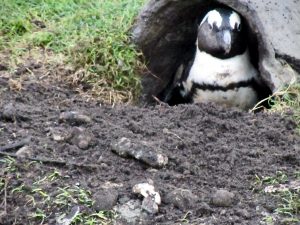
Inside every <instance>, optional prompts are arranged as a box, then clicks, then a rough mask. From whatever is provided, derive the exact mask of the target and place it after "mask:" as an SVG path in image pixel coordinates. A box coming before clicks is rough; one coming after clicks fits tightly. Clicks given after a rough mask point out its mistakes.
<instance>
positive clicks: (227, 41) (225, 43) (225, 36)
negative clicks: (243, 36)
mask: <svg viewBox="0 0 300 225" xmlns="http://www.w3.org/2000/svg"><path fill="white" fill-rule="evenodd" d="M222 48H223V49H224V51H225V54H228V53H229V52H230V50H231V34H230V31H229V30H223V31H222Z"/></svg>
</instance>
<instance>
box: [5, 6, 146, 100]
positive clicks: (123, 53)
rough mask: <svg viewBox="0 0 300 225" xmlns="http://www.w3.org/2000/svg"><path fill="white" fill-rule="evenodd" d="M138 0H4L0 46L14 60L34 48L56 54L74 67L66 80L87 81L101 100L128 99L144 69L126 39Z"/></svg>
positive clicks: (131, 96)
mask: <svg viewBox="0 0 300 225" xmlns="http://www.w3.org/2000/svg"><path fill="white" fill-rule="evenodd" d="M144 2H145V0H110V1H102V0H100V1H95V0H60V1H55V0H28V1H23V0H4V1H3V2H2V3H1V8H0V37H1V38H0V51H1V50H2V51H5V50H6V51H7V50H8V51H10V52H11V54H12V57H11V58H12V59H15V60H20V57H21V56H22V55H24V54H25V53H26V52H28V51H29V50H30V49H34V48H42V49H46V50H47V51H51V52H52V53H53V54H54V55H55V54H59V53H62V54H63V55H64V56H65V58H64V61H65V62H64V63H65V64H67V63H68V64H70V65H72V67H73V68H74V69H75V72H74V73H73V74H72V75H71V77H69V79H68V81H70V82H71V83H73V84H74V85H78V84H80V83H84V84H89V85H91V87H92V90H93V91H92V93H94V94H96V95H97V93H98V94H99V95H100V96H102V97H104V100H105V101H107V100H108V98H107V97H105V96H106V95H107V94H112V95H113V96H116V100H118V99H119V100H121V101H130V100H132V99H133V98H134V97H136V96H137V95H138V93H139V90H140V81H139V77H138V74H139V72H140V71H141V70H142V69H144V65H143V63H142V60H141V55H140V53H139V52H137V51H136V50H135V48H134V46H133V44H131V43H130V28H131V26H132V24H133V21H134V18H135V16H136V15H137V13H138V10H139V9H140V7H141V6H142V4H143V3H144ZM0 54H1V52H0ZM78 71H79V72H78ZM101 93H103V94H101Z"/></svg>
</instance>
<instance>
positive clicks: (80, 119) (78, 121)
mask: <svg viewBox="0 0 300 225" xmlns="http://www.w3.org/2000/svg"><path fill="white" fill-rule="evenodd" d="M59 121H60V122H67V123H69V124H71V125H77V126H79V125H82V124H89V123H91V122H92V118H91V117H89V116H87V115H85V114H83V113H80V112H76V111H69V112H62V113H61V114H60V115H59Z"/></svg>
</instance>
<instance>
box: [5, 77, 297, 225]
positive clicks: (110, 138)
mask: <svg viewBox="0 0 300 225" xmlns="http://www.w3.org/2000/svg"><path fill="white" fill-rule="evenodd" d="M0 85H1V89H0V91H1V92H0V146H6V145H8V144H10V143H15V142H18V141H20V140H23V139H24V138H25V139H26V138H27V137H29V136H30V137H31V140H30V141H29V142H27V144H26V146H27V147H28V148H27V149H26V150H25V151H27V152H25V156H26V157H31V158H40V159H42V161H44V162H43V163H33V162H32V160H28V159H25V158H23V159H16V160H15V161H14V160H13V158H14V157H12V158H7V157H5V156H3V155H2V156H1V160H2V161H1V162H0V166H1V167H2V169H1V177H2V186H1V199H2V200H1V201H3V202H2V204H1V215H0V224H55V222H54V221H55V215H57V214H55V213H63V212H67V211H69V210H70V208H71V207H73V206H74V204H78V205H81V204H80V203H81V202H80V201H79V202H78V201H69V205H63V206H62V205H60V203H59V202H55V204H56V205H55V204H54V203H53V201H54V200H51V199H55V201H56V200H57V199H58V197H61V196H62V195H58V194H57V193H58V192H59V191H61V190H62V189H63V188H64V187H68V188H73V189H76V188H78V190H79V188H82V189H84V190H87V191H88V193H89V195H90V196H91V199H92V200H95V199H97V196H98V197H99V193H100V195H101V193H116V194H115V195H116V196H117V202H115V204H121V203H123V202H126V200H129V199H141V198H140V197H139V196H137V195H135V194H133V193H132V191H131V189H132V187H133V185H134V184H137V183H140V182H145V181H147V180H149V179H151V180H152V181H153V182H154V186H155V187H156V188H157V189H158V190H159V192H160V193H161V196H162V200H163V201H162V204H161V206H159V212H158V213H157V214H156V215H154V216H149V217H148V218H147V219H148V224H183V223H185V224H202V223H203V224H253V225H254V224H255V225H257V224H259V223H260V221H263V220H264V219H265V218H267V217H273V221H275V220H276V221H277V223H278V224H282V223H281V222H280V221H281V219H282V218H283V217H280V216H279V217H278V216H277V215H276V214H275V209H276V208H277V207H278V205H277V202H276V199H275V198H273V197H271V196H270V195H267V194H263V193H262V192H261V190H262V189H263V186H260V185H259V184H258V183H257V182H258V181H259V180H260V179H258V178H259V177H260V178H263V177H266V176H275V175H276V173H278V171H281V172H283V173H284V174H286V175H287V176H288V177H289V178H290V181H291V180H295V179H296V178H295V177H294V174H295V172H297V171H298V172H299V171H300V154H299V153H300V149H299V145H300V139H299V136H298V135H297V134H296V133H295V131H294V128H295V125H294V124H293V122H292V121H291V120H290V119H288V118H287V119H284V118H282V117H280V116H279V115H267V114H263V113H258V114H250V113H245V112H239V111H235V110H229V109H223V108H219V107H216V106H213V105H189V106H185V105H182V106H178V107H168V106H164V105H162V106H156V107H154V108H143V107H134V106H114V107H110V106H105V105H101V104H100V103H97V102H94V101H89V102H87V101H86V100H84V99H82V98H81V97H80V96H78V95H76V93H74V92H72V91H71V90H70V89H69V88H67V87H64V86H62V85H51V84H48V85H42V84H35V83H30V82H28V83H26V82H25V83H23V86H22V90H21V91H12V90H11V89H10V88H9V86H11V85H9V84H8V80H7V79H5V78H1V77H0ZM68 111H77V112H81V113H83V114H85V115H87V116H89V117H90V118H92V121H91V122H88V121H85V120H84V121H81V123H80V122H78V121H77V122H76V121H75V122H74V121H73V123H72V121H71V122H68V121H64V120H59V117H60V115H61V113H62V112H68ZM76 127H77V128H76ZM78 128H79V129H78ZM80 129H81V130H80ZM78 130H80V132H81V131H82V132H83V136H84V135H86V137H89V138H90V140H89V142H88V143H89V144H88V146H81V145H78V143H77V142H76V140H74V138H73V136H74V133H75V136H76V131H78ZM72 135H73V136H72ZM122 137H126V138H129V139H130V140H133V141H146V142H147V143H148V144H149V145H150V146H151V147H152V148H153V149H157V150H159V151H160V152H162V153H164V154H166V155H167V156H168V158H169V162H168V164H167V166H165V167H164V168H161V169H153V168H151V167H150V166H147V165H145V164H143V163H142V162H140V161H137V160H135V159H132V158H122V157H120V156H118V155H116V154H115V153H113V152H112V151H111V144H112V143H113V142H115V141H116V140H118V139H120V138H122ZM75 139H76V138H75ZM78 146H81V148H80V147H78ZM82 148H83V149H82ZM17 149H18V147H17V148H16V149H9V150H4V151H2V152H6V153H11V154H15V153H16V151H17ZM12 156H14V155H12ZM9 162H11V163H9ZM53 171H55V172H56V173H53ZM49 174H52V175H53V174H54V175H53V176H52V175H51V176H52V178H53V179H52V178H51V179H49V180H47V179H43V177H48V178H49V176H50V175H49ZM57 174H58V175H57ZM56 175H57V176H56ZM54 178H55V179H54ZM3 183H4V184H3ZM37 185H40V186H39V188H40V191H38V190H34V188H33V187H35V186H37ZM18 187H19V189H18ZM20 187H21V188H20ZM178 188H179V189H187V190H189V191H191V192H192V193H193V194H194V195H195V197H192V198H191V199H188V198H187V199H186V201H187V203H186V204H185V205H184V206H182V204H176V201H172V200H170V199H169V200H167V199H166V196H167V195H168V193H169V192H171V191H173V190H176V189H178ZM218 189H226V190H227V191H229V192H231V193H233V194H234V198H233V202H232V203H231V204H229V206H228V207H218V206H216V205H215V204H212V202H211V197H212V195H213V193H214V192H215V191H216V190H218ZM41 190H43V192H44V193H47V194H45V195H43V194H41V192H42V191H41ZM104 190H105V191H106V192H103V191H104ZM29 196H33V197H31V198H29ZM196 196H197V198H196ZM104 198H105V197H104ZM104 198H103V196H102V197H100V199H102V200H103V199H104ZM60 199H61V198H60ZM102 200H101V201H102ZM174 205H175V206H174ZM176 205H177V207H176ZM84 207H86V205H85V206H82V208H81V210H82V211H85V212H88V211H89V210H94V208H93V207H95V206H91V207H90V208H86V209H84ZM37 209H39V210H37ZM37 212H43V213H44V214H43V215H45V216H41V215H40V216H39V215H38V213H37ZM147 219H146V220H147ZM149 221H150V222H149ZM144 223H147V222H144ZM78 224H80V222H78Z"/></svg>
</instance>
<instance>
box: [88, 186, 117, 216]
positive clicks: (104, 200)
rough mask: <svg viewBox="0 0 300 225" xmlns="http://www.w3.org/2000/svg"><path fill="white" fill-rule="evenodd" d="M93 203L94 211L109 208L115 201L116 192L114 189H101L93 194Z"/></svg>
mask: <svg viewBox="0 0 300 225" xmlns="http://www.w3.org/2000/svg"><path fill="white" fill-rule="evenodd" d="M93 200H94V205H93V208H94V209H95V210H96V211H103V210H111V209H112V208H113V207H114V206H115V205H116V203H117V200H118V192H117V191H116V190H113V189H111V190H103V191H98V192H96V193H95V194H93Z"/></svg>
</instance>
